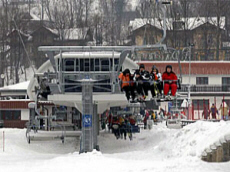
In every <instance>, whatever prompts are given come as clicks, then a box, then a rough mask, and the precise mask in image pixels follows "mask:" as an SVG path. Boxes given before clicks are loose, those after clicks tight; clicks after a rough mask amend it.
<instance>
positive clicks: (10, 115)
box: [0, 110, 21, 120]
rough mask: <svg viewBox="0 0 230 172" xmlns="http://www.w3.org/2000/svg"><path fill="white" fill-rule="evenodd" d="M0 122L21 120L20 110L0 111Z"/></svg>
mask: <svg viewBox="0 0 230 172" xmlns="http://www.w3.org/2000/svg"><path fill="white" fill-rule="evenodd" d="M0 120H21V110H0Z"/></svg>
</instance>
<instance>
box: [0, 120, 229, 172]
mask: <svg viewBox="0 0 230 172" xmlns="http://www.w3.org/2000/svg"><path fill="white" fill-rule="evenodd" d="M3 131H5V137H6V140H5V152H2V132H3ZM25 131H26V130H25V129H23V130H21V129H0V162H1V163H0V168H1V170H2V171H6V172H14V171H17V172H22V171H25V170H30V171H33V172H38V171H39V172H40V171H41V170H45V171H56V172H62V171H68V170H73V169H75V171H81V172H88V171H94V172H95V171H96V172H101V171H105V170H106V171H109V172H118V171H121V172H129V171H130V172H131V171H135V172H142V171H145V172H152V171H155V172H165V171H166V172H172V171H175V172H180V171H181V172H184V171H186V172H194V171H197V172H198V171H199V172H210V171H211V172H217V171H221V172H227V171H229V168H230V162H227V163H206V162H203V161H202V160H201V159H200V155H201V153H202V151H203V150H204V149H205V148H207V147H209V146H210V145H212V144H213V143H215V142H216V141H218V140H219V139H221V138H223V137H224V136H225V135H227V134H229V133H230V122H224V121H221V122H217V123H214V122H204V121H199V122H196V123H194V124H190V125H188V126H186V127H184V128H183V129H180V130H175V129H168V128H166V126H165V123H161V124H158V125H154V126H153V129H152V130H141V133H137V134H135V135H134V137H133V140H132V141H130V140H129V139H128V138H127V140H124V139H119V140H117V139H116V138H115V137H114V136H113V134H111V133H108V131H101V133H100V136H99V137H98V140H99V146H100V149H101V152H97V151H93V152H90V153H87V154H85V153H83V154H79V153H78V151H79V138H66V140H65V144H62V143H61V140H54V141H49V142H45V141H37V142H35V141H31V144H28V143H27V142H26V138H25Z"/></svg>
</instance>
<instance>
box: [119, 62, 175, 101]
mask: <svg viewBox="0 0 230 172" xmlns="http://www.w3.org/2000/svg"><path fill="white" fill-rule="evenodd" d="M119 80H120V83H121V91H124V92H125V95H126V97H127V100H128V101H130V102H131V103H132V102H136V101H143V100H145V99H146V97H147V96H148V91H149V90H150V91H151V94H152V97H153V98H154V97H160V96H162V90H164V94H163V95H164V96H165V98H170V97H168V96H167V95H168V93H169V90H170V89H171V95H172V96H175V95H176V91H177V76H176V74H175V73H174V72H173V71H172V66H171V65H167V66H166V69H165V72H164V73H163V75H161V73H160V72H159V71H158V69H157V67H156V66H153V67H152V70H151V71H150V72H149V71H147V70H145V65H144V64H140V66H139V69H138V70H136V71H135V72H134V74H131V72H130V70H129V69H125V70H124V71H123V72H122V73H120V75H119ZM130 98H131V100H130Z"/></svg>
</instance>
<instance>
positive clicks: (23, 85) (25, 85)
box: [0, 81, 30, 90]
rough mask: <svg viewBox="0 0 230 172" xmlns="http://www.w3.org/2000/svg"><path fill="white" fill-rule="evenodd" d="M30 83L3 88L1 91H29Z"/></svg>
mask: <svg viewBox="0 0 230 172" xmlns="http://www.w3.org/2000/svg"><path fill="white" fill-rule="evenodd" d="M29 83H30V81H25V82H21V83H18V84H14V85H8V86H5V87H1V88H0V90H27V88H28V85H29Z"/></svg>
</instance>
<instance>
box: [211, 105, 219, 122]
mask: <svg viewBox="0 0 230 172" xmlns="http://www.w3.org/2000/svg"><path fill="white" fill-rule="evenodd" d="M210 112H211V115H212V119H216V114H217V113H218V110H217V108H216V106H215V104H214V103H213V104H212V106H211V108H210Z"/></svg>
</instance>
